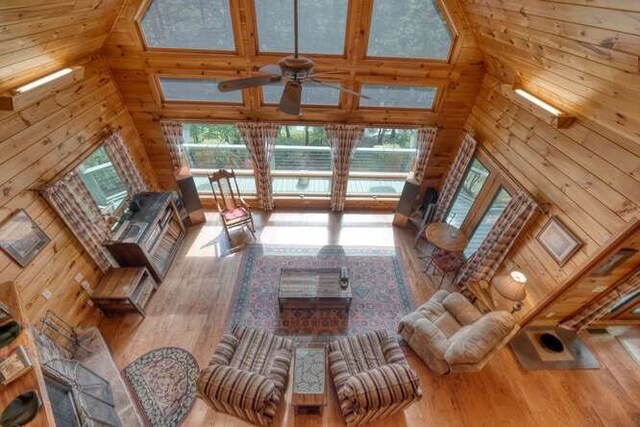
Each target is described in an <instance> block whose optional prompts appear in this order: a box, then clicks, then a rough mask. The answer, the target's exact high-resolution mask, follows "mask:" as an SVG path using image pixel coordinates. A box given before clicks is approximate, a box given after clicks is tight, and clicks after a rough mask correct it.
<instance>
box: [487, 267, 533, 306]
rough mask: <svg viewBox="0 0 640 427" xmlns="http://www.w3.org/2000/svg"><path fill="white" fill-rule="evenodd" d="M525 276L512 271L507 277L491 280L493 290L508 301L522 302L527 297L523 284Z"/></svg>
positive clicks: (525, 279) (525, 280)
mask: <svg viewBox="0 0 640 427" xmlns="http://www.w3.org/2000/svg"><path fill="white" fill-rule="evenodd" d="M526 282H527V276H525V275H524V274H523V273H521V272H520V271H512V272H511V273H510V274H509V275H508V276H498V277H496V278H495V279H494V280H493V289H495V290H496V292H497V293H498V294H499V295H500V296H502V297H504V298H506V299H508V300H509V301H522V300H524V299H525V298H526V296H527V289H526V288H525V286H524V284H525V283H526Z"/></svg>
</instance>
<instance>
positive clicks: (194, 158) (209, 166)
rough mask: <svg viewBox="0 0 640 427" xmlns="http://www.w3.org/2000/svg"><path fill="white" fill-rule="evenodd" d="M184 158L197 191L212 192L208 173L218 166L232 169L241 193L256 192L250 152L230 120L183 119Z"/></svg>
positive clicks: (250, 193)
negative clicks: (193, 120)
mask: <svg viewBox="0 0 640 427" xmlns="http://www.w3.org/2000/svg"><path fill="white" fill-rule="evenodd" d="M182 128H183V132H184V135H183V136H184V141H185V143H184V145H183V148H184V149H185V152H186V157H187V161H188V163H189V167H190V169H191V173H192V175H193V179H194V181H195V183H196V188H197V189H198V193H200V194H212V193H211V185H210V184H209V179H208V175H209V174H210V173H211V172H212V171H215V170H218V169H234V170H235V172H236V181H237V182H238V187H239V188H240V192H241V193H242V195H243V196H244V195H247V196H251V195H255V194H256V182H255V179H254V177H253V163H252V162H251V154H249V150H247V147H246V145H245V144H244V141H243V139H242V136H241V135H240V132H239V131H238V128H237V127H236V126H235V125H232V124H205V123H183V125H182Z"/></svg>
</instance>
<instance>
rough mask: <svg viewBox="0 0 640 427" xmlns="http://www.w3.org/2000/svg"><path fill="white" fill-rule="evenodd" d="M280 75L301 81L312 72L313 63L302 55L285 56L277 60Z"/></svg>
mask: <svg viewBox="0 0 640 427" xmlns="http://www.w3.org/2000/svg"><path fill="white" fill-rule="evenodd" d="M279 65H280V68H281V69H282V75H283V76H284V77H286V78H288V79H290V80H294V81H296V82H302V81H304V80H305V79H307V78H308V77H309V76H310V75H311V74H312V72H313V66H314V63H313V61H312V60H311V59H309V58H305V57H304V56H298V57H297V58H296V57H294V56H287V57H286V58H283V59H282V60H281V61H280V62H279Z"/></svg>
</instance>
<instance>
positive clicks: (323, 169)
mask: <svg viewBox="0 0 640 427" xmlns="http://www.w3.org/2000/svg"><path fill="white" fill-rule="evenodd" d="M331 169H332V164H331V150H330V148H329V145H328V144H327V136H326V134H325V131H324V128H322V127H314V126H291V125H283V126H282V127H281V128H280V134H279V135H278V138H277V139H276V144H275V148H274V151H273V159H272V160H271V175H272V179H273V194H274V195H276V196H278V195H280V196H284V195H295V196H299V195H312V196H328V195H329V194H330V192H331Z"/></svg>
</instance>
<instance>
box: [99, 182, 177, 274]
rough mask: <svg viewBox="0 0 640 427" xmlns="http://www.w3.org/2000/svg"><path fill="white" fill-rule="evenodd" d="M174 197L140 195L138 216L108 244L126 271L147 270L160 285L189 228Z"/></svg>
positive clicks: (123, 226) (117, 232) (156, 194)
mask: <svg viewBox="0 0 640 427" xmlns="http://www.w3.org/2000/svg"><path fill="white" fill-rule="evenodd" d="M172 197H173V195H172V193H151V192H147V193H140V194H138V195H137V197H136V200H138V202H139V204H140V210H138V211H137V212H135V213H134V214H133V215H131V216H130V217H129V218H127V219H126V220H124V221H122V225H121V226H120V227H119V228H118V229H117V230H116V231H115V232H114V234H113V236H112V239H111V240H110V241H108V242H106V243H105V246H106V247H107V248H108V249H109V251H110V252H111V254H112V255H113V257H114V258H115V259H116V261H118V263H119V264H120V265H121V266H122V267H147V269H148V270H149V273H151V275H152V276H153V277H154V278H155V279H156V281H157V282H158V283H160V282H161V281H162V280H163V279H164V277H165V276H166V275H167V272H168V271H169V267H170V266H171V263H172V262H173V259H174V257H175V255H176V253H177V252H178V249H179V248H180V246H181V244H182V241H183V240H184V236H185V228H184V224H183V223H182V220H181V219H180V214H179V213H178V210H177V209H176V206H175V204H174V202H173V200H172Z"/></svg>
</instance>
